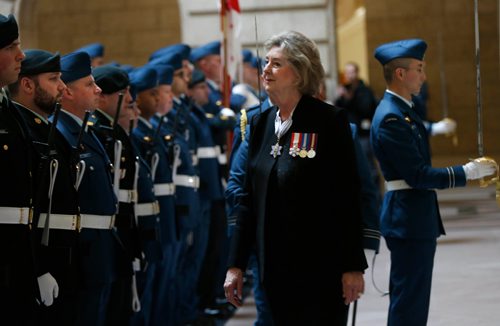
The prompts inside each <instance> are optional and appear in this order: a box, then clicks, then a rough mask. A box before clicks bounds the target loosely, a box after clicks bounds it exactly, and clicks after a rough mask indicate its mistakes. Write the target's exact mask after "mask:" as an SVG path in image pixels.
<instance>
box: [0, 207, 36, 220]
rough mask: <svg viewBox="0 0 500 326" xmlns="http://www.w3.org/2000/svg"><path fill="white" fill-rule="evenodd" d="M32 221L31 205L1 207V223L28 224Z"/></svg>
mask: <svg viewBox="0 0 500 326" xmlns="http://www.w3.org/2000/svg"><path fill="white" fill-rule="evenodd" d="M30 222H31V210H30V208H29V207H0V224H28V223H30Z"/></svg>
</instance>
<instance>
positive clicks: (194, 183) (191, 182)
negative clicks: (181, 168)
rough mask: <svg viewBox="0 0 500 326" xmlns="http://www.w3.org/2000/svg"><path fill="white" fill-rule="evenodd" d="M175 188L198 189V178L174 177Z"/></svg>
mask: <svg viewBox="0 0 500 326" xmlns="http://www.w3.org/2000/svg"><path fill="white" fill-rule="evenodd" d="M174 183H175V185H176V186H183V187H190V188H195V189H198V188H199V187H200V178H199V177H198V176H197V175H183V174H178V175H174Z"/></svg>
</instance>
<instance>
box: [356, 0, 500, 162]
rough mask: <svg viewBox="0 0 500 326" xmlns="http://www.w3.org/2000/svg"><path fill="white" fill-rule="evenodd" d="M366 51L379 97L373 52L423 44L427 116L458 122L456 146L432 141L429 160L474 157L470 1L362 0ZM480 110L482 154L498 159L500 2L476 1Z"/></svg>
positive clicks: (380, 86)
mask: <svg viewBox="0 0 500 326" xmlns="http://www.w3.org/2000/svg"><path fill="white" fill-rule="evenodd" d="M365 5H366V26H367V43H368V44H367V48H368V52H369V71H370V84H371V86H372V88H373V89H374V90H375V92H376V93H377V95H378V96H381V95H382V94H383V92H384V90H385V82H384V80H383V77H382V68H381V66H380V64H379V63H378V62H377V61H376V60H375V59H374V58H373V51H374V49H375V48H376V47H377V46H378V45H379V44H381V43H385V42H389V41H392V40H397V39H403V38H413V37H419V38H422V39H424V40H426V41H427V43H428V50H427V52H426V56H425V61H426V64H427V67H426V73H427V80H428V85H429V94H430V102H429V108H428V116H429V118H430V119H432V120H438V119H441V118H442V117H443V112H444V109H443V103H446V99H447V102H448V112H449V116H450V117H452V118H454V119H456V120H457V122H458V140H459V145H458V146H457V147H454V146H453V145H452V144H451V139H449V138H446V137H442V136H439V137H433V138H432V140H431V143H432V150H433V155H434V156H436V155H447V156H449V155H451V156H456V157H457V160H461V161H463V160H464V159H467V158H470V157H477V155H478V151H477V145H476V143H477V123H476V122H477V119H476V116H477V114H476V112H477V111H476V65H475V37H474V1H472V0H441V1H435V0H420V1H399V0H366V1H365ZM478 12H479V27H480V46H481V52H480V58H481V79H482V83H481V85H482V97H481V98H482V109H483V119H482V121H483V126H484V147H485V154H486V155H489V156H495V155H497V157H494V158H495V159H497V160H498V159H500V157H498V155H499V154H500V142H499V140H500V137H499V136H500V124H499V122H500V107H499V105H498V97H499V96H500V91H499V90H500V88H499V82H500V80H499V77H500V66H499V25H498V12H499V8H498V1H497V0H481V1H479V11H478Z"/></svg>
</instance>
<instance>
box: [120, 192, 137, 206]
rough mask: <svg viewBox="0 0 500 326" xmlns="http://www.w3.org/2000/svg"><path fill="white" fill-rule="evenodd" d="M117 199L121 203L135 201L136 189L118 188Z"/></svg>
mask: <svg viewBox="0 0 500 326" xmlns="http://www.w3.org/2000/svg"><path fill="white" fill-rule="evenodd" d="M118 201H120V202H122V203H134V202H136V201H137V191H136V190H131V189H120V190H119V191H118Z"/></svg>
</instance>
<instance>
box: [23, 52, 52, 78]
mask: <svg viewBox="0 0 500 326" xmlns="http://www.w3.org/2000/svg"><path fill="white" fill-rule="evenodd" d="M24 54H25V55H26V57H25V58H24V60H23V61H21V72H20V73H19V74H20V75H21V76H33V75H38V74H42V73H44V72H60V71H61V56H60V55H59V53H55V54H54V53H51V52H49V51H45V50H36V49H33V50H26V51H24Z"/></svg>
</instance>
